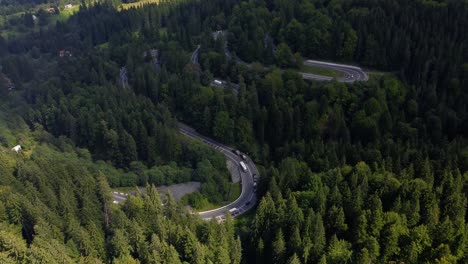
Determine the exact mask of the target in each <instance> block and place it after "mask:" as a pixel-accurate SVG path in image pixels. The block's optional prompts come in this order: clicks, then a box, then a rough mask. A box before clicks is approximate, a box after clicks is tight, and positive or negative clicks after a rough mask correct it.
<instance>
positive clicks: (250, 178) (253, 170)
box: [112, 123, 259, 222]
mask: <svg viewBox="0 0 468 264" xmlns="http://www.w3.org/2000/svg"><path fill="white" fill-rule="evenodd" d="M178 125H179V132H180V133H182V134H184V135H186V136H187V137H190V138H193V139H198V140H201V141H202V142H203V143H205V144H206V145H208V146H210V147H211V148H213V149H215V150H217V151H219V152H221V153H223V155H224V156H225V157H226V158H227V159H229V160H230V161H231V162H233V164H236V165H237V166H238V168H239V172H240V175H241V184H242V191H241V194H240V196H239V197H238V198H237V199H236V200H235V201H234V202H232V203H230V204H228V205H225V206H222V207H219V208H216V209H213V210H209V211H203V212H198V214H199V215H200V217H201V218H202V219H204V220H211V219H213V218H214V219H215V220H217V221H218V222H222V221H224V220H225V219H226V213H227V212H229V210H231V209H234V208H236V209H237V210H236V212H235V213H234V214H233V215H232V216H233V217H237V216H240V215H242V214H244V213H245V212H247V211H248V210H250V209H252V208H253V207H254V206H255V204H256V203H257V195H256V193H255V186H254V177H258V175H259V174H258V170H257V167H256V166H255V164H254V163H253V161H252V160H251V159H250V157H248V156H247V155H246V156H245V157H246V159H245V160H244V159H242V158H241V157H239V156H238V155H236V154H235V153H234V152H232V149H231V148H230V147H227V146H225V145H223V144H221V143H218V142H216V141H214V140H212V139H210V138H207V137H205V136H202V135H200V134H198V133H197V132H196V131H195V130H194V129H193V128H191V127H189V126H187V125H184V124H182V123H179V124H178ZM241 161H244V163H245V164H246V166H247V171H246V172H244V171H243V170H242V169H241V168H240V162H241ZM112 197H113V200H114V203H116V204H119V203H122V202H124V201H125V200H126V199H127V197H128V194H125V193H119V192H113V193H112Z"/></svg>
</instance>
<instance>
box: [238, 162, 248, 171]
mask: <svg viewBox="0 0 468 264" xmlns="http://www.w3.org/2000/svg"><path fill="white" fill-rule="evenodd" d="M239 164H240V166H241V169H242V171H244V172H247V165H245V163H244V162H243V161H241V162H239Z"/></svg>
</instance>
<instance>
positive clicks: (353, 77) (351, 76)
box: [301, 60, 369, 82]
mask: <svg viewBox="0 0 468 264" xmlns="http://www.w3.org/2000/svg"><path fill="white" fill-rule="evenodd" d="M304 65H306V66H312V67H320V68H324V69H330V70H334V71H337V72H340V73H342V74H343V76H342V77H337V78H334V77H330V76H323V75H317V74H311V73H304V72H301V75H302V77H303V78H304V79H309V80H316V81H331V80H333V79H335V80H336V81H338V82H356V81H367V80H369V76H368V75H367V73H365V72H364V71H363V70H362V69H361V68H360V67H356V66H352V65H345V64H338V63H331V62H324V61H316V60H306V61H304Z"/></svg>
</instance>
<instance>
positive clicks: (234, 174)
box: [226, 160, 241, 183]
mask: <svg viewBox="0 0 468 264" xmlns="http://www.w3.org/2000/svg"><path fill="white" fill-rule="evenodd" d="M226 167H227V168H228V170H229V173H231V180H232V182H234V183H236V182H240V180H241V175H240V171H239V166H238V165H237V164H235V163H234V162H232V161H230V160H226Z"/></svg>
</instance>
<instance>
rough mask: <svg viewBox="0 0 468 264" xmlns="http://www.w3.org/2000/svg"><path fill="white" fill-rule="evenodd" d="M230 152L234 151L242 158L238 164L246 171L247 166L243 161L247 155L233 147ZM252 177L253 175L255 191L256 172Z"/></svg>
mask: <svg viewBox="0 0 468 264" xmlns="http://www.w3.org/2000/svg"><path fill="white" fill-rule="evenodd" d="M232 152H234V153H235V154H236V155H237V156H239V157H241V158H242V160H241V161H240V162H239V166H240V168H241V170H242V171H243V172H247V170H248V167H247V165H246V164H245V162H244V161H246V160H247V155H245V154H244V153H242V152H240V151H239V150H237V149H233V150H232ZM252 177H253V182H254V183H253V187H254V191H256V190H257V174H255V173H254V174H253V175H252Z"/></svg>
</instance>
